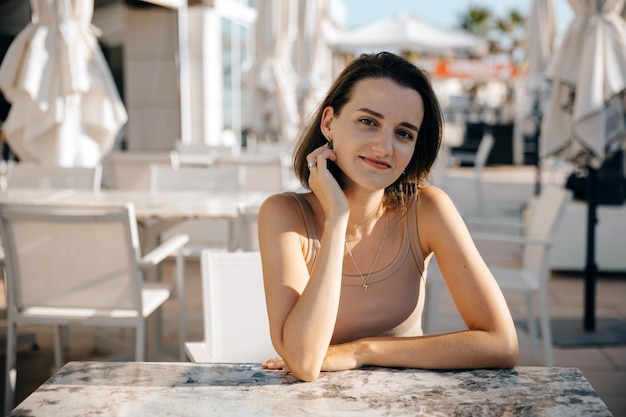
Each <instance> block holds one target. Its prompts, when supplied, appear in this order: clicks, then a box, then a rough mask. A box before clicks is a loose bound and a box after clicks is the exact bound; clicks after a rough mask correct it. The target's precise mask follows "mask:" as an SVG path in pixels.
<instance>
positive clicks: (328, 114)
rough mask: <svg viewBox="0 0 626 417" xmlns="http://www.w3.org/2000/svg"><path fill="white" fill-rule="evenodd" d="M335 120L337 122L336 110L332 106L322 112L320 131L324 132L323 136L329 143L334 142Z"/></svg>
mask: <svg viewBox="0 0 626 417" xmlns="http://www.w3.org/2000/svg"><path fill="white" fill-rule="evenodd" d="M333 120H335V110H334V109H333V108H332V107H331V106H328V107H326V108H325V109H324V111H323V112H322V120H321V122H320V130H321V131H322V134H323V135H324V137H325V138H326V139H327V140H329V141H332V140H333V134H332V122H333Z"/></svg>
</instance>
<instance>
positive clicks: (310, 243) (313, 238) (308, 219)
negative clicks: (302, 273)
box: [285, 191, 320, 270]
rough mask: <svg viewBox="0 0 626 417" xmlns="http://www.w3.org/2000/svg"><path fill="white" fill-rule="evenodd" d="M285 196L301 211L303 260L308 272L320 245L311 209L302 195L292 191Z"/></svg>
mask: <svg viewBox="0 0 626 417" xmlns="http://www.w3.org/2000/svg"><path fill="white" fill-rule="evenodd" d="M285 194H287V195H288V196H290V197H292V198H293V199H294V200H296V201H297V202H298V205H299V206H300V210H301V211H302V218H303V219H304V227H305V228H306V241H307V245H306V248H305V250H304V259H305V261H306V264H307V267H308V268H309V270H311V268H312V266H313V261H314V260H315V258H316V257H317V252H318V250H319V244H320V240H319V238H318V236H317V229H316V228H315V222H314V221H313V219H314V216H313V208H312V207H311V205H310V204H309V202H308V201H307V200H306V198H304V196H303V195H302V194H299V193H295V192H292V191H288V192H285Z"/></svg>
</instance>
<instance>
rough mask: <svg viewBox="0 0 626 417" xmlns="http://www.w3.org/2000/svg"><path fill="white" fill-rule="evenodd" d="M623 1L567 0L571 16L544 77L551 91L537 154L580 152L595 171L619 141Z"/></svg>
mask: <svg viewBox="0 0 626 417" xmlns="http://www.w3.org/2000/svg"><path fill="white" fill-rule="evenodd" d="M624 1H625V0H569V3H570V5H571V6H572V8H573V9H574V11H575V13H576V15H575V18H574V20H573V21H572V23H571V25H570V26H569V28H568V29H567V32H566V33H565V36H564V37H563V41H562V44H561V46H560V48H559V50H558V51H557V54H556V55H555V57H554V59H553V60H552V62H551V63H550V65H549V67H548V69H547V72H546V76H547V78H548V79H549V80H551V81H552V82H553V92H552V94H551V96H550V101H549V105H548V108H547V109H546V114H545V116H546V117H545V119H544V123H543V125H542V133H541V142H542V154H543V155H549V154H555V153H559V152H563V154H564V155H565V156H566V157H575V156H577V155H578V154H580V153H581V152H584V153H585V154H586V155H588V156H589V158H590V161H589V162H590V164H591V165H592V166H593V167H595V168H598V167H599V166H600V165H601V163H602V161H603V160H604V158H605V157H606V153H607V151H608V150H611V149H613V148H614V147H615V146H616V145H617V144H618V142H619V141H621V140H622V139H623V137H624V134H625V131H626V126H625V125H624V119H623V113H624V104H623V102H622V100H621V98H620V97H621V94H623V93H624V91H625V90H626V23H624V19H623V18H622V17H621V16H620V15H619V13H620V11H621V10H622V7H623V5H624Z"/></svg>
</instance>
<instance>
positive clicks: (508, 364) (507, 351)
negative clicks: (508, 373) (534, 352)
mask: <svg viewBox="0 0 626 417" xmlns="http://www.w3.org/2000/svg"><path fill="white" fill-rule="evenodd" d="M495 357H496V358H497V359H496V363H495V366H496V367H497V368H500V369H510V368H514V367H515V366H516V365H517V363H518V360H519V344H518V342H517V336H516V335H514V336H513V337H509V338H507V340H505V341H503V343H501V344H500V346H499V348H498V353H497V354H496V355H495Z"/></svg>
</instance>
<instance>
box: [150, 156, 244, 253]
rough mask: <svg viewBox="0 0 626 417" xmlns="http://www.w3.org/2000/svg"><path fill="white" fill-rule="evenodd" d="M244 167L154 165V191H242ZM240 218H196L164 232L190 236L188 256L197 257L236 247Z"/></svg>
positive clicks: (152, 171)
mask: <svg viewBox="0 0 626 417" xmlns="http://www.w3.org/2000/svg"><path fill="white" fill-rule="evenodd" d="M243 175H244V174H243V169H242V168H237V167H213V166H210V167H197V166H196V167H188V166H182V167H180V168H170V167H163V166H153V167H152V169H151V172H150V190H151V192H155V193H156V192H159V191H179V192H186V191H205V192H206V191H209V192H238V191H240V190H241V183H242V178H243ZM237 229H238V220H237V219H193V220H187V221H184V222H180V223H177V224H176V225H174V226H173V227H171V228H169V229H168V230H166V231H164V232H163V233H161V237H164V238H167V237H168V236H171V235H172V234H176V233H185V234H188V235H189V239H190V243H189V245H187V247H186V249H185V251H186V256H191V257H197V256H199V255H200V251H201V250H202V249H207V248H210V249H221V250H231V251H232V250H235V249H236V248H237V246H238V242H237V241H238V238H237Z"/></svg>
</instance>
